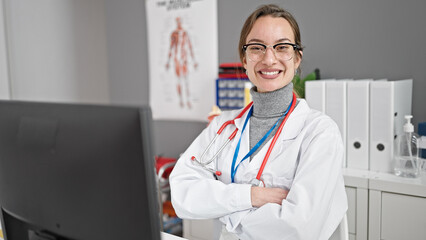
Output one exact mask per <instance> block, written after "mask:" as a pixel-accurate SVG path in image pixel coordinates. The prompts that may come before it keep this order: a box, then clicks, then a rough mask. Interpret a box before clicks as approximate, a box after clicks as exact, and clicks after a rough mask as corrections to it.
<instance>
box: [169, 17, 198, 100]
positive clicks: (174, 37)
mask: <svg viewBox="0 0 426 240" xmlns="http://www.w3.org/2000/svg"><path fill="white" fill-rule="evenodd" d="M176 24H177V27H176V29H175V30H173V32H172V33H171V35H170V48H169V54H168V58H167V63H166V70H168V69H169V68H170V65H171V64H170V60H171V59H173V64H174V71H175V76H176V78H177V84H176V91H177V94H178V97H179V105H180V107H181V108H184V107H185V106H186V107H188V108H192V103H191V98H190V88H189V83H188V74H189V66H188V65H189V63H188V62H189V59H188V58H189V56H190V57H191V59H192V62H193V66H194V70H196V69H197V67H198V64H197V62H196V61H195V58H194V51H193V49H192V44H191V41H190V39H189V35H188V32H187V31H186V30H185V29H183V27H182V20H181V18H180V17H177V18H176ZM188 55H189V56H188Z"/></svg>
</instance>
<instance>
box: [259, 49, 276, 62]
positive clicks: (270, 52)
mask: <svg viewBox="0 0 426 240" xmlns="http://www.w3.org/2000/svg"><path fill="white" fill-rule="evenodd" d="M262 62H263V63H264V64H266V65H273V64H275V63H276V62H277V56H275V51H274V49H273V48H272V47H271V46H268V47H266V49H265V54H264V56H263V59H262Z"/></svg>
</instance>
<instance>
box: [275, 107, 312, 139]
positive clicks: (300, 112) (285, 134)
mask: <svg viewBox="0 0 426 240" xmlns="http://www.w3.org/2000/svg"><path fill="white" fill-rule="evenodd" d="M309 110H310V108H309V106H308V104H307V103H306V101H305V100H304V99H297V105H296V107H295V108H294V110H293V112H292V113H291V115H290V117H289V118H288V119H287V122H286V123H285V124H284V128H283V130H282V132H281V135H280V136H279V139H280V140H289V139H294V138H296V137H297V135H299V133H300V132H301V131H302V129H303V126H304V125H305V120H306V117H307V115H308V113H309Z"/></svg>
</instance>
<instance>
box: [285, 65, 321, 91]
mask: <svg viewBox="0 0 426 240" xmlns="http://www.w3.org/2000/svg"><path fill="white" fill-rule="evenodd" d="M318 79H320V70H319V69H318V68H316V69H315V70H314V71H313V72H311V73H309V74H308V75H306V76H305V78H303V79H302V78H301V77H300V75H299V74H296V75H294V78H293V80H292V82H293V89H294V91H295V92H296V94H297V95H298V97H299V98H305V82H306V81H312V80H318Z"/></svg>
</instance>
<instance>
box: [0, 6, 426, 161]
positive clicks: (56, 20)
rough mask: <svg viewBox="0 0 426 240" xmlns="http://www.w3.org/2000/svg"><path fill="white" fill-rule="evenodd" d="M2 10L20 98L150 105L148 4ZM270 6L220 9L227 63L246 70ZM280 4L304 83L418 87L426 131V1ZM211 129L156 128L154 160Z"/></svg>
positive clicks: (158, 124) (417, 113)
mask: <svg viewBox="0 0 426 240" xmlns="http://www.w3.org/2000/svg"><path fill="white" fill-rule="evenodd" d="M2 1H3V2H4V3H5V9H6V13H7V26H9V27H10V26H12V28H8V37H9V38H8V44H9V45H8V48H9V50H10V51H9V62H10V66H9V70H10V77H11V79H12V86H11V89H12V90H11V94H12V98H14V99H33V100H50V101H52V100H54V101H80V102H111V103H115V104H130V105H139V104H149V95H148V94H149V80H148V76H149V74H148V71H149V68H148V52H147V41H146V34H147V31H146V30H147V28H146V19H145V17H146V16H145V15H146V14H145V1H144V0H120V1H116V0H61V1H57V0H38V1H33V0H2ZM268 2H269V1H257V0H232V1H230V0H218V14H219V16H218V19H219V20H218V26H219V62H231V61H238V55H237V50H236V48H237V43H238V37H239V32H240V29H241V26H242V24H243V22H244V20H245V18H246V17H247V15H248V14H249V13H250V12H252V11H253V10H254V9H255V8H256V7H257V6H258V5H259V4H261V3H268ZM272 2H273V3H278V4H279V5H281V6H284V7H285V8H288V9H289V10H290V11H291V12H292V13H293V14H294V15H295V17H296V19H297V20H298V22H299V24H300V27H301V32H302V42H303V45H304V46H305V51H304V58H303V63H302V71H304V73H308V72H310V71H312V70H313V69H314V68H319V69H320V70H321V75H322V77H323V78H354V79H357V78H358V79H359V78H368V77H370V78H388V79H390V80H395V79H403V78H413V79H414V90H413V114H414V122H415V123H417V122H419V121H426V110H425V108H424V107H423V106H422V104H423V103H425V102H426V95H425V94H423V92H424V89H426V86H425V85H426V81H425V78H426V77H425V74H424V71H423V69H424V68H425V66H426V48H424V47H423V44H424V43H425V42H426V30H425V28H424V26H423V25H424V23H425V22H426V15H425V14H423V11H424V9H426V2H425V1H421V0H406V1H403V2H402V1H397V0H370V1H368V0H358V1H351V0H310V1H296V0H287V1H272ZM0 47H1V44H0ZM0 65H1V64H0ZM205 124H206V123H205V122H178V121H155V126H154V128H155V129H154V132H155V143H156V146H157V150H156V153H157V154H164V155H167V156H178V155H179V153H181V152H182V151H184V150H185V149H186V148H187V147H188V145H189V144H190V143H191V141H192V140H193V139H194V138H195V136H197V135H198V134H199V133H200V132H201V130H202V129H203V128H204V127H205Z"/></svg>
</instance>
